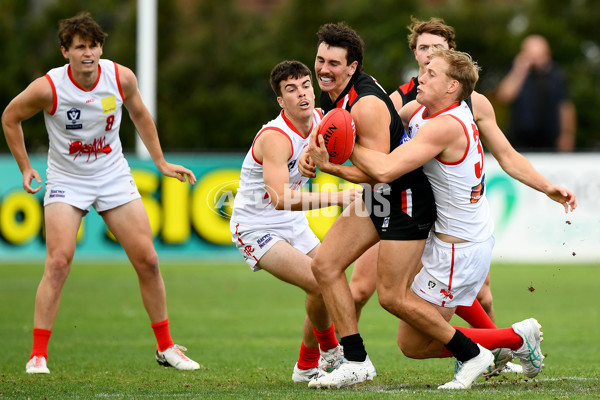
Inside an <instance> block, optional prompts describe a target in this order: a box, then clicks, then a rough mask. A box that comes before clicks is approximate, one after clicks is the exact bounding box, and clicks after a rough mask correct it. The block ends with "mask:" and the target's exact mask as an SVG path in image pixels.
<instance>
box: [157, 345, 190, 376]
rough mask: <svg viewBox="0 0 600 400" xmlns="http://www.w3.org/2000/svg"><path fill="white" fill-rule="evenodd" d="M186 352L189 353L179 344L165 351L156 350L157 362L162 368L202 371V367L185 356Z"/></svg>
mask: <svg viewBox="0 0 600 400" xmlns="http://www.w3.org/2000/svg"><path fill="white" fill-rule="evenodd" d="M184 351H187V349H186V348H185V347H183V346H180V345H178V344H174V345H173V346H171V347H169V348H168V349H166V350H165V351H158V350H156V362H158V363H159V364H160V365H162V366H165V367H174V368H175V369H180V370H188V371H191V370H195V369H200V365H199V364H198V363H197V362H196V361H194V360H192V359H190V358H188V357H187V356H186V355H185V354H183V352H184Z"/></svg>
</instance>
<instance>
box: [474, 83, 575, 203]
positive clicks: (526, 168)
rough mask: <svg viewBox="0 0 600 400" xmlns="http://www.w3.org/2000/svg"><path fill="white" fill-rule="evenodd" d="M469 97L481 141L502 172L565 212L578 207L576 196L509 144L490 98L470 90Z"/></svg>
mask: <svg viewBox="0 0 600 400" xmlns="http://www.w3.org/2000/svg"><path fill="white" fill-rule="evenodd" d="M472 100H473V110H474V112H475V123H476V124H477V127H478V128H479V133H480V137H481V140H482V142H483V144H484V145H485V147H486V148H487V149H488V150H489V151H490V152H491V153H492V155H493V156H494V158H495V159H496V160H497V161H498V164H500V167H501V168H502V169H503V170H504V172H506V173H507V174H509V175H510V176H511V177H513V178H514V179H516V180H518V181H520V182H521V183H523V184H525V185H527V186H529V187H531V188H533V189H535V190H538V191H540V192H542V193H544V194H546V195H547V196H548V197H549V198H551V199H552V200H554V201H556V202H558V203H560V204H562V205H563V206H564V207H565V212H569V208H570V210H571V211H572V210H574V209H575V208H576V207H577V197H576V196H575V195H574V194H573V193H572V192H571V191H569V190H568V189H565V188H564V187H562V186H559V185H554V184H552V183H550V182H549V181H548V180H547V179H546V178H545V177H544V176H543V175H542V174H540V173H539V172H538V171H537V170H536V169H535V168H534V167H533V165H531V163H530V162H529V160H527V158H525V157H524V156H523V155H522V154H521V153H519V152H518V151H516V150H515V148H514V147H512V145H511V144H510V142H509V141H508V139H507V138H506V136H505V135H504V133H503V132H502V130H501V129H500V128H499V127H498V124H497V122H496V115H495V113H494V108H493V107H492V104H491V103H490V101H489V100H488V99H487V98H486V97H485V96H483V95H482V94H479V93H476V92H473V95H472Z"/></svg>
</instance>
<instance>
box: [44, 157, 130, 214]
mask: <svg viewBox="0 0 600 400" xmlns="http://www.w3.org/2000/svg"><path fill="white" fill-rule="evenodd" d="M46 177H47V180H46V193H45V194H44V206H47V205H48V204H52V203H67V204H70V205H72V206H73V207H77V208H79V209H80V210H83V211H84V212H86V213H87V212H88V211H89V210H90V207H91V206H93V207H94V209H95V210H96V212H102V211H106V210H111V209H113V208H116V207H118V206H121V205H123V204H126V203H129V202H130V201H132V200H135V199H139V198H140V197H141V196H140V192H139V191H138V189H137V186H136V185H135V181H134V180H133V175H132V174H131V172H130V170H129V168H128V167H127V168H123V169H121V170H117V171H115V172H114V173H108V174H104V175H101V176H91V177H90V176H85V177H84V176H73V175H66V174H57V173H54V172H52V173H51V172H47V174H46Z"/></svg>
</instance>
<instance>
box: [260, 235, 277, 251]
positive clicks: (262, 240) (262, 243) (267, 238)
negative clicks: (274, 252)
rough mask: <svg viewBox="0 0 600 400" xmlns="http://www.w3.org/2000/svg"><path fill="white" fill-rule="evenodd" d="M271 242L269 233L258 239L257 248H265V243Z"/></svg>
mask: <svg viewBox="0 0 600 400" xmlns="http://www.w3.org/2000/svg"><path fill="white" fill-rule="evenodd" d="M271 240H273V238H272V237H271V234H270V233H267V234H266V235H265V236H263V237H261V238H260V239H258V241H257V243H258V247H260V248H261V249H262V248H263V247H265V245H266V244H267V243H269V242H270V241H271Z"/></svg>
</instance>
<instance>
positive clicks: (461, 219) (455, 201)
mask: <svg viewBox="0 0 600 400" xmlns="http://www.w3.org/2000/svg"><path fill="white" fill-rule="evenodd" d="M477 79H478V67H477V65H476V64H475V63H474V62H473V61H472V60H471V57H470V56H469V55H468V54H465V53H461V52H457V51H449V50H437V51H435V52H434V53H432V55H431V60H430V62H429V64H428V65H427V67H426V68H425V71H424V73H423V74H422V75H421V76H420V77H419V86H418V94H417V101H418V103H417V101H412V102H410V103H408V104H407V105H405V106H404V107H403V108H402V110H401V113H400V115H401V117H402V119H403V122H404V124H405V127H406V128H407V132H408V135H409V138H410V140H408V141H407V142H406V143H404V144H403V145H402V146H399V147H398V148H397V149H395V150H394V151H393V152H392V153H390V154H389V155H384V154H381V153H379V152H376V151H373V150H370V149H367V148H364V147H361V146H360V145H357V146H356V147H355V149H354V153H353V157H356V163H357V165H358V167H359V168H361V169H362V170H363V171H365V172H367V173H369V175H371V176H372V177H373V178H374V179H376V180H378V181H381V182H389V181H391V180H393V179H396V178H397V177H398V176H401V175H402V174H404V173H406V172H408V171H411V170H413V169H414V168H417V167H420V166H423V168H424V170H425V172H426V174H427V176H428V178H429V180H430V182H431V184H432V188H433V190H434V195H435V199H436V207H437V210H438V219H437V221H436V223H435V225H434V228H433V232H432V234H431V236H430V238H429V239H428V240H427V243H426V246H425V250H424V253H423V258H422V261H423V265H424V266H423V269H422V270H421V271H420V272H419V274H418V275H417V276H416V277H415V279H414V281H413V282H412V285H409V284H410V282H408V280H407V279H403V278H402V277H400V276H399V280H398V283H397V285H398V297H399V301H398V302H397V303H394V304H392V306H395V307H397V309H398V311H399V314H400V316H401V320H400V324H399V331H398V344H399V346H400V348H401V349H402V351H403V353H404V354H406V355H407V356H409V357H413V358H432V357H449V356H452V355H454V356H455V357H456V358H457V360H458V364H457V366H458V368H456V370H455V371H456V372H455V376H454V379H453V380H452V381H451V382H448V383H446V384H444V385H442V386H440V388H441V389H466V388H469V387H470V386H471V384H472V383H473V382H474V381H475V380H477V378H478V377H479V376H480V375H481V374H482V373H484V372H485V371H486V370H487V368H488V367H489V365H490V364H491V363H492V362H493V355H492V353H491V352H490V351H489V350H488V349H496V348H507V349H511V350H512V351H513V352H514V355H515V356H517V357H518V358H519V359H520V360H521V363H522V366H523V372H524V374H525V375H526V376H527V377H534V376H536V375H537V374H538V373H539V372H540V371H541V368H542V360H543V355H542V354H541V349H540V341H541V335H542V334H541V332H540V325H539V324H538V323H537V321H536V320H535V319H533V318H530V319H527V320H524V321H521V322H518V323H515V324H513V325H512V328H506V329H469V328H454V327H452V326H450V324H449V323H448V321H449V320H450V318H451V317H452V315H453V314H454V311H455V308H456V306H459V305H470V304H472V302H473V300H474V299H475V296H476V294H477V292H478V291H479V289H480V288H481V285H482V284H483V282H484V280H485V278H486V276H487V273H488V270H489V263H490V258H491V251H492V248H493V242H494V236H493V222H492V220H491V216H490V213H489V209H488V207H487V200H486V198H485V181H484V176H485V175H484V169H483V150H482V148H481V143H480V141H479V132H478V131H477V126H476V125H475V124H474V121H473V116H472V114H471V113H470V112H469V110H468V107H467V105H466V103H465V102H464V101H463V100H465V99H466V98H467V97H468V96H469V95H471V93H472V91H473V88H474V86H475V83H476V82H477ZM419 103H420V104H419ZM494 140H499V139H498V138H494ZM321 142H322V140H321ZM320 147H322V145H321V146H320ZM352 161H353V162H354V160H352ZM530 186H532V187H533V188H535V189H537V190H539V191H541V192H543V193H545V194H546V195H548V197H550V198H551V199H552V200H554V201H557V202H559V203H561V204H563V206H564V208H565V211H566V212H568V211H569V209H570V210H574V209H575V208H576V206H577V199H576V197H575V195H574V194H573V193H572V192H570V191H569V190H567V189H565V188H564V187H562V186H558V185H554V184H551V183H550V182H548V181H547V180H546V179H545V178H543V177H542V178H540V179H537V180H536V181H535V182H534V183H532V184H531V185H530ZM474 232H477V233H476V234H475V233H474ZM388 242H389V243H385V246H383V242H382V245H381V247H380V256H379V268H387V267H386V264H389V263H393V262H394V257H393V254H394V251H395V250H394V243H393V242H391V241H388ZM382 264H383V265H382ZM405 276H406V277H408V276H410V274H406V275H405ZM409 287H410V289H409ZM469 339H471V340H472V342H471V340H469ZM473 342H475V343H478V344H477V345H476V347H473V345H472V343H473Z"/></svg>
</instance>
